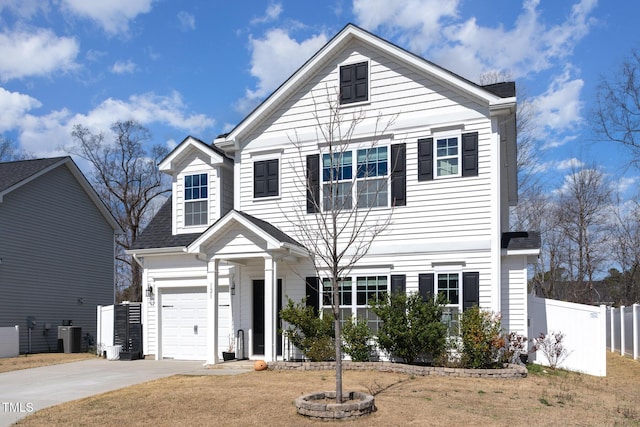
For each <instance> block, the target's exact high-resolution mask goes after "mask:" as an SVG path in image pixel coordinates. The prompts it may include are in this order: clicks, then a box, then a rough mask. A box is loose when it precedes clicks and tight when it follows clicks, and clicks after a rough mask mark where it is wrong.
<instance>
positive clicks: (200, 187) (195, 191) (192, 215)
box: [184, 173, 209, 227]
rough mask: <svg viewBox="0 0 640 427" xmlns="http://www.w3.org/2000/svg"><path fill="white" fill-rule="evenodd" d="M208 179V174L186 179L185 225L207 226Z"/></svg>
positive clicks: (187, 176) (189, 176)
mask: <svg viewBox="0 0 640 427" xmlns="http://www.w3.org/2000/svg"><path fill="white" fill-rule="evenodd" d="M208 197H209V196H208V179H207V174H206V173H200V174H196V175H186V176H185V177H184V200H185V206H184V225H185V226H187V227H188V226H193V225H205V224H207V220H208V211H209V210H208V209H207V206H208Z"/></svg>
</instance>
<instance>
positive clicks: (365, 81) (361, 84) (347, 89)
mask: <svg viewBox="0 0 640 427" xmlns="http://www.w3.org/2000/svg"><path fill="white" fill-rule="evenodd" d="M368 100H369V63H368V62H359V63H357V64H350V65H343V66H341V67H340V104H352V103H354V102H363V101H368Z"/></svg>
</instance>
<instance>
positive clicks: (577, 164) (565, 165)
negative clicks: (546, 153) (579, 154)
mask: <svg viewBox="0 0 640 427" xmlns="http://www.w3.org/2000/svg"><path fill="white" fill-rule="evenodd" d="M583 166H585V163H584V162H583V161H581V160H578V159H576V158H575V157H573V158H571V159H565V160H559V161H556V162H555V169H556V170H558V171H567V170H578V169H580V168H581V167H583Z"/></svg>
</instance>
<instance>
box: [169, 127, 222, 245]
mask: <svg viewBox="0 0 640 427" xmlns="http://www.w3.org/2000/svg"><path fill="white" fill-rule="evenodd" d="M158 167H159V169H160V171H162V172H164V173H166V174H169V175H171V189H172V193H173V198H172V209H171V211H172V215H171V217H172V230H173V234H174V235H176V234H189V233H201V232H203V231H204V230H206V229H207V228H208V227H209V226H211V225H212V224H213V223H214V222H216V221H217V220H218V219H219V218H220V217H222V216H223V215H224V214H225V213H227V212H228V211H229V210H231V209H232V208H233V161H232V160H231V159H230V158H228V157H227V156H226V155H225V154H224V153H223V152H222V151H220V150H219V149H217V148H215V147H212V146H211V145H209V144H207V143H205V142H203V141H201V140H199V139H197V138H194V137H192V136H188V137H187V138H185V139H184V140H183V141H182V142H181V143H180V144H179V145H178V146H177V147H176V148H175V149H174V150H173V151H172V152H171V153H169V155H168V156H167V157H165V159H164V160H162V161H161V162H160V164H159V166H158Z"/></svg>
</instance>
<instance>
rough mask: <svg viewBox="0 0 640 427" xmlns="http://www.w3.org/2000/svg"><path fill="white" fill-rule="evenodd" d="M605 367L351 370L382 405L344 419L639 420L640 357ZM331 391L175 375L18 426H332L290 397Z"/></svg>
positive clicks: (313, 378)
mask: <svg viewBox="0 0 640 427" xmlns="http://www.w3.org/2000/svg"><path fill="white" fill-rule="evenodd" d="M607 368H608V374H609V375H608V376H607V377H606V378H597V377H591V376H587V375H580V374H574V373H568V372H562V371H561V372H546V373H545V372H539V373H530V375H529V377H528V378H526V379H517V380H495V379H463V378H440V377H426V378H423V377H409V376H406V375H399V374H390V373H378V372H352V371H349V372H345V375H344V376H345V378H344V383H345V390H347V389H348V390H362V391H370V392H373V393H374V394H376V406H377V407H378V411H377V412H376V413H374V414H373V415H370V416H368V417H364V418H361V419H360V420H356V421H346V422H341V423H340V425H341V426H352V425H353V426H398V425H403V426H412V425H413V426H425V425H434V426H438V425H443V426H445V425H446V426H450V425H451V424H452V423H453V424H457V425H483V426H485V425H496V426H513V425H542V426H544V425H554V426H555V425H640V407H639V406H638V402H640V363H639V362H637V361H633V360H629V359H624V358H622V357H620V356H617V355H614V354H610V355H609V358H608V367H607ZM540 371H542V370H540ZM332 388H333V376H332V372H331V371H327V372H282V371H265V372H251V373H246V374H241V375H236V376H203V377H193V376H174V377H171V378H166V379H162V380H157V381H152V382H149V383H145V384H141V385H138V386H134V387H129V388H125V389H122V390H118V391H114V392H110V393H106V394H103V395H100V396H95V397H91V398H87V399H82V400H78V401H75V402H70V403H67V404H63V405H59V406H56V407H53V408H49V409H45V410H42V411H39V412H37V413H35V414H34V415H32V416H30V417H28V418H26V419H25V420H23V421H22V422H21V423H20V425H27V426H40V425H49V426H69V425H82V426H104V425H128V426H135V425H139V426H143V425H144V426H147V425H149V423H151V424H152V425H157V426H174V425H190V426H191V425H198V426H200V425H202V426H206V425H210V426H214V425H215V426H221V425H222V426H223V425H244V426H300V425H325V426H326V425H327V423H326V422H321V421H313V420H308V419H305V418H302V417H300V416H299V415H297V414H296V410H295V407H294V406H293V404H292V401H293V400H294V398H296V397H297V396H299V395H300V394H303V393H308V392H312V391H320V390H331V389H332Z"/></svg>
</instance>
